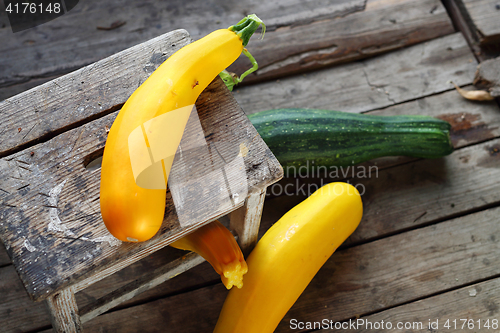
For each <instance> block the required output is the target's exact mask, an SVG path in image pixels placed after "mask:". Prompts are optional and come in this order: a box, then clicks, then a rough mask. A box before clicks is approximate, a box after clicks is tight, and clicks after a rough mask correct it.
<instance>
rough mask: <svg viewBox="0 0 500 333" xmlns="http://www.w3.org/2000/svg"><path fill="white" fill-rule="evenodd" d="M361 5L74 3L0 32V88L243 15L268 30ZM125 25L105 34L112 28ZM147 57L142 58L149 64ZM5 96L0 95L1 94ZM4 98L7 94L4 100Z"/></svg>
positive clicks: (358, 0)
mask: <svg viewBox="0 0 500 333" xmlns="http://www.w3.org/2000/svg"><path fill="white" fill-rule="evenodd" d="M364 4H365V0H339V1H335V2H333V3H332V1H328V0H321V1H313V0H307V1H298V0H279V1H273V2H262V1H258V0H245V1H241V2H238V3H234V4H231V6H228V5H227V3H226V2H225V1H223V0H212V1H210V2H207V1H203V0H197V1H193V2H190V4H189V5H188V6H186V4H185V3H183V2H169V3H164V2H157V1H152V0H146V1H142V2H141V3H129V2H127V1H124V0H116V1H112V2H102V1H97V0H91V1H87V2H85V3H80V4H79V5H77V6H76V7H75V8H73V9H72V10H71V11H70V12H69V13H68V14H65V15H63V16H61V17H59V18H58V19H57V20H53V21H50V22H48V23H46V24H43V25H40V26H38V27H35V28H32V29H29V30H25V31H23V32H21V33H18V34H16V35H15V36H14V34H12V31H11V30H10V28H9V27H8V24H7V25H6V27H5V28H3V29H0V40H2V41H3V43H2V45H0V53H1V54H2V55H3V56H2V59H0V87H8V86H12V85H14V84H23V83H28V82H31V81H32V80H37V79H38V78H43V77H47V76H54V75H61V74H65V73H68V72H70V71H72V70H75V69H78V68H81V67H82V66H86V65H88V64H91V63H93V62H95V61H98V60H100V59H103V58H106V57H108V56H111V55H112V54H115V53H117V52H119V51H122V50H124V49H126V48H129V47H131V46H133V45H137V44H140V43H144V42H147V41H148V40H150V39H153V38H155V37H157V36H159V35H162V34H164V33H167V32H169V31H171V30H174V29H177V28H179V27H182V28H184V29H189V31H190V33H191V35H192V36H193V37H194V38H195V39H198V38H200V37H202V36H204V35H206V34H208V33H209V32H211V31H213V30H216V29H220V28H227V27H228V26H230V25H232V24H235V23H237V22H238V21H239V20H241V19H242V18H243V16H244V15H247V14H251V13H257V14H260V15H261V16H263V17H262V18H263V19H265V21H266V23H267V24H268V25H270V27H272V26H280V25H290V24H293V23H296V22H302V21H314V20H316V19H325V18H329V17H336V16H343V15H347V14H349V13H352V12H355V11H358V10H362V9H363V8H364ZM117 21H122V22H125V23H126V24H125V25H123V26H121V27H119V28H118V29H113V30H109V31H104V30H98V29H96V27H99V26H101V27H109V26H110V25H111V24H112V23H113V22H117ZM149 58H150V57H147V59H149ZM4 95H5V94H4ZM7 95H8V94H7Z"/></svg>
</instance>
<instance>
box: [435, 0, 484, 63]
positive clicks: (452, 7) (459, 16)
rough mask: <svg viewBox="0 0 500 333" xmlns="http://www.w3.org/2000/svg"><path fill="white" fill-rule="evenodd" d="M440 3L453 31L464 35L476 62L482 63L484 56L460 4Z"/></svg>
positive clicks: (454, 2)
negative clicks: (453, 28) (446, 13)
mask: <svg viewBox="0 0 500 333" xmlns="http://www.w3.org/2000/svg"><path fill="white" fill-rule="evenodd" d="M442 2H443V5H444V6H445V7H446V11H447V12H448V15H449V16H450V19H451V21H452V22H453V25H454V26H455V29H457V31H460V32H461V33H462V34H463V35H464V38H465V40H467V43H469V46H470V48H471V50H472V51H473V53H474V56H475V57H476V60H478V61H482V60H483V57H484V54H483V52H482V50H481V47H480V46H479V42H478V40H477V36H476V33H475V32H473V31H472V29H471V26H470V18H469V17H468V15H467V11H465V10H464V8H463V6H462V3H461V2H460V1H455V0H442ZM466 16H467V17H466Z"/></svg>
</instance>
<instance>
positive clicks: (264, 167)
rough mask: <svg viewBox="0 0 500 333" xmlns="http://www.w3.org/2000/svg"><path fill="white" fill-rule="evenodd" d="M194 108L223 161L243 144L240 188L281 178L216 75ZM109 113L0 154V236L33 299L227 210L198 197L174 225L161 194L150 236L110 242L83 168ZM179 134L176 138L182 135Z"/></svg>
mask: <svg viewBox="0 0 500 333" xmlns="http://www.w3.org/2000/svg"><path fill="white" fill-rule="evenodd" d="M221 101H223V102H222V103H223V105H224V107H222V106H221V104H220V103H221ZM197 108H198V114H199V117H200V120H201V127H202V128H203V131H204V133H205V135H206V140H207V142H208V144H209V145H210V146H211V147H212V148H213V146H215V147H216V150H217V152H218V154H220V155H221V156H222V158H223V159H225V160H227V161H231V156H233V158H234V156H235V155H236V154H237V153H238V152H239V149H240V144H242V143H243V144H245V145H246V147H247V149H248V154H247V155H246V156H245V157H244V163H245V170H246V171H245V172H246V173H247V176H248V177H247V182H248V191H251V190H252V189H253V188H263V187H265V186H267V185H269V184H271V183H272V182H274V181H276V180H277V179H279V178H280V177H281V173H282V170H281V167H280V166H279V164H278V163H277V161H276V160H275V159H274V157H273V155H272V154H271V153H270V151H269V149H268V148H267V147H266V146H265V144H264V143H263V141H262V139H261V138H260V137H259V136H258V134H257V132H256V131H255V129H254V128H253V126H251V124H250V121H249V120H248V118H247V117H246V116H245V115H244V113H243V111H242V110H241V109H240V108H239V107H238V105H237V104H236V101H235V100H234V98H233V97H232V95H231V93H230V92H229V91H228V90H227V88H226V87H225V86H224V84H223V83H222V80H220V79H219V78H218V79H216V80H215V81H214V82H213V83H212V84H211V85H210V86H209V87H208V88H207V89H206V90H205V91H204V92H203V93H202V95H201V96H200V98H199V99H198V101H197ZM115 116H116V112H115V113H112V114H110V115H107V116H105V117H102V118H99V119H97V120H94V121H92V122H90V123H87V124H85V125H83V126H81V127H79V128H76V129H73V130H70V131H67V132H64V133H63V134H61V135H58V136H56V137H55V138H53V139H51V140H50V141H47V142H45V143H43V144H39V145H36V146H34V147H31V148H30V149H28V150H25V151H21V152H19V153H16V154H13V155H9V156H8V157H6V158H4V159H2V160H0V161H1V162H0V169H1V176H0V177H1V178H0V183H1V184H2V189H3V191H2V194H1V195H2V204H3V206H4V209H3V210H2V211H1V212H0V217H1V219H2V223H0V236H1V237H2V241H3V242H4V244H5V245H6V247H7V248H10V249H8V251H9V254H10V255H11V258H12V259H13V262H14V264H15V265H16V268H17V270H18V272H19V274H20V276H21V279H22V280H23V282H24V284H25V286H26V288H27V290H28V293H29V294H30V295H31V297H32V298H33V299H35V300H39V299H43V298H44V297H47V296H48V295H50V294H51V293H53V292H54V291H56V290H59V289H61V288H63V287H65V286H67V285H68V284H70V283H71V284H73V283H75V282H77V281H79V282H80V283H82V284H81V285H79V286H78V289H81V288H84V287H85V286H86V285H87V284H89V283H90V282H95V281H96V279H97V280H98V279H99V278H104V277H105V276H107V275H109V274H111V273H114V272H116V271H117V270H119V269H121V268H123V267H125V266H127V265H129V264H131V263H133V262H134V261H137V260H139V259H141V258H142V257H144V256H146V255H148V254H149V253H151V252H153V251H155V250H158V249H159V248H162V247H164V246H165V245H167V244H168V243H170V242H172V241H174V240H175V239H177V238H179V237H182V235H183V234H185V233H187V232H189V231H191V230H193V229H194V228H196V227H199V226H201V225H202V224H204V223H207V222H209V221H210V220H213V219H215V218H217V217H219V216H221V215H225V214H227V213H228V212H229V211H227V208H225V207H226V206H224V205H220V206H219V205H218V204H217V203H216V202H215V201H214V202H204V203H203V205H202V206H201V207H199V209H198V210H197V213H198V212H199V211H201V212H203V213H204V214H205V215H206V216H205V217H204V219H201V220H199V221H196V222H195V221H191V222H192V224H190V225H185V226H182V225H181V224H180V222H179V221H178V219H177V214H176V212H175V210H174V206H173V202H172V201H171V200H172V199H171V197H170V195H167V208H166V215H165V222H164V224H163V226H162V228H161V231H160V232H159V234H158V235H157V236H156V237H154V238H153V239H151V240H150V241H148V242H143V243H138V244H121V242H118V243H117V242H116V240H115V239H114V238H113V237H111V235H109V233H108V232H107V230H106V228H105V227H104V224H103V223H102V219H101V217H100V214H99V202H98V197H99V177H100V176H99V175H100V170H99V169H97V170H92V171H89V170H86V169H85V167H84V164H85V161H86V160H87V159H88V156H93V155H95V154H96V152H99V151H102V148H103V147H104V143H105V138H106V126H108V127H110V126H111V124H112V122H113V119H114V117H115ZM188 129H189V126H188ZM188 132H189V131H186V133H188ZM186 133H185V135H184V137H183V141H184V139H186V138H188V137H189V136H190V135H187V134H186ZM195 134H196V133H195ZM188 140H189V139H188ZM183 141H181V146H182V145H183V143H182V142H183ZM31 152H33V154H31ZM213 154H216V152H215V151H214V152H213ZM218 154H217V155H218ZM184 155H186V153H185V154H184ZM203 163H205V162H203ZM203 163H202V162H200V163H198V164H197V167H196V168H195V169H196V170H194V169H193V170H194V171H200V170H199V169H200V168H203V169H204V170H206V171H210V170H211V169H212V167H211V166H210V165H208V164H206V163H211V162H208V160H207V161H206V163H205V164H203ZM213 163H214V167H216V168H217V167H220V165H219V166H218V164H217V163H222V162H221V159H220V158H218V159H217V160H213ZM176 165H178V164H176V163H175V162H174V165H173V168H172V171H171V174H172V173H183V172H188V170H184V169H179V168H184V166H183V165H181V166H180V167H176ZM176 169H178V170H177V171H176ZM193 170H190V171H189V172H194V171H193ZM226 171H227V172H228V175H227V177H228V179H230V178H231V177H232V173H234V172H240V171H239V170H232V169H231V170H226ZM172 179H173V178H172ZM172 179H171V180H172ZM205 188H209V187H204V189H205ZM198 192H199V191H198ZM198 192H193V193H196V195H197V196H198V195H199V194H201V193H198ZM168 193H170V192H168ZM242 198H243V197H242ZM197 200H198V199H197ZM208 200H212V199H211V197H209V198H208ZM213 200H216V198H215V197H213ZM214 204H215V205H216V206H214ZM241 204H243V201H242V200H239V201H238V202H236V201H235V202H234V205H235V207H234V208H233V209H235V208H237V207H238V205H241ZM217 207H218V208H217ZM216 208H217V209H216ZM224 210H226V211H224ZM61 221H63V222H61ZM98 272H100V275H98V277H96V276H95V275H94V274H96V273H98ZM90 276H93V278H90Z"/></svg>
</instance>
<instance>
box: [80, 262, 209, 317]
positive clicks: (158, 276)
mask: <svg viewBox="0 0 500 333" xmlns="http://www.w3.org/2000/svg"><path fill="white" fill-rule="evenodd" d="M204 261H205V259H203V258H202V257H200V256H199V255H197V254H196V253H188V254H186V255H185V256H183V257H181V258H178V259H176V260H174V261H172V262H169V263H168V264H167V265H164V266H162V267H160V268H158V269H156V270H154V271H152V272H146V273H145V274H143V275H142V276H141V277H139V278H138V279H136V280H134V281H132V282H130V283H129V284H127V285H125V286H123V287H121V288H119V289H115V290H113V291H112V292H111V293H109V294H108V295H106V296H104V297H102V298H99V299H98V300H97V301H96V302H94V303H91V304H89V305H88V306H85V307H82V308H81V309H80V315H81V322H82V323H85V322H86V321H89V320H91V319H92V318H95V317H97V316H98V315H100V314H102V313H104V312H106V311H108V310H110V309H112V308H114V307H115V306H117V305H119V304H121V303H123V302H125V301H128V300H130V299H132V298H134V297H135V296H137V295H138V294H141V293H143V292H144V291H146V290H149V289H151V288H153V287H156V286H158V285H159V284H161V283H163V282H165V281H167V280H170V279H172V278H174V277H176V276H177V275H179V274H182V273H184V272H186V271H187V270H189V269H191V268H193V267H194V266H196V265H198V264H201V263H202V262H204Z"/></svg>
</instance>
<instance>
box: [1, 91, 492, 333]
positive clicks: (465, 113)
mask: <svg viewBox="0 0 500 333" xmlns="http://www.w3.org/2000/svg"><path fill="white" fill-rule="evenodd" d="M369 113H370V114H378V115H397V114H426V115H431V116H435V117H440V118H443V119H446V120H447V121H450V122H451V123H452V125H453V130H452V140H453V142H454V144H455V147H456V148H460V147H464V146H470V145H474V144H477V143H480V142H483V141H485V140H490V139H492V138H495V137H498V136H499V135H500V113H499V112H498V106H497V105H496V104H495V103H474V102H470V101H466V100H464V99H462V98H461V97H460V96H459V95H458V93H457V92H456V91H449V92H445V93H442V94H438V95H434V96H429V97H425V98H422V99H419V100H415V101H410V102H406V103H402V104H399V105H396V106H392V107H388V108H385V109H382V110H376V111H371V112H369ZM395 159H396V161H394V160H389V159H387V160H385V161H384V160H383V159H378V160H376V161H372V162H371V164H370V165H377V166H378V167H379V168H381V169H382V168H384V165H385V166H391V165H396V164H401V163H402V162H403V161H401V159H400V158H395ZM404 162H405V163H407V162H408V161H404ZM396 170H397V169H396ZM472 172H474V171H473V169H472V168H471V169H470V170H469V171H467V172H464V173H462V174H461V175H460V179H467V177H468V174H469V173H472ZM460 179H457V181H460ZM306 186H307V185H306ZM271 189H272V187H271V188H270V190H269V191H271ZM457 195H458V193H457ZM300 200H301V197H300V196H295V197H280V198H273V199H271V200H266V204H265V205H264V213H263V219H262V225H261V231H260V233H261V235H262V234H263V233H264V232H265V231H266V230H267V229H268V228H269V227H270V226H271V225H272V224H273V223H275V222H276V221H277V220H278V219H279V218H280V217H281V216H282V215H283V214H284V213H285V212H286V211H288V210H289V209H291V208H292V207H293V206H294V205H295V204H297V203H298V202H300ZM409 200H411V199H409ZM405 201H406V200H405V199H404V198H402V197H401V198H399V199H398V200H395V199H394V202H393V205H394V206H396V207H397V206H398V205H400V203H401V202H405ZM455 208H456V209H455ZM455 208H453V209H452V207H443V210H444V211H445V212H446V214H450V215H452V214H455V213H457V211H460V208H459V207H457V206H456V207H455ZM459 213H460V212H459ZM417 222H418V221H417ZM417 225H418V223H417ZM361 237H362V235H360V238H359V239H361ZM0 254H1V252H0ZM181 254H182V253H180V251H177V250H174V249H172V248H169V247H167V248H164V249H162V250H160V251H157V252H155V253H153V254H151V255H149V256H148V257H147V258H145V259H143V260H140V261H138V262H136V263H134V264H132V265H130V266H129V267H127V268H125V269H123V270H121V271H119V272H117V273H116V274H113V275H111V276H109V277H107V278H105V279H103V280H101V281H99V282H97V283H95V284H93V285H91V286H90V287H89V288H87V289H84V290H82V291H80V292H79V293H77V294H76V297H77V301H78V305H79V306H80V307H82V306H85V305H87V304H89V303H91V302H92V301H95V300H96V299H97V298H99V297H102V296H103V295H105V294H106V293H107V292H109V291H111V290H114V289H115V288H118V287H121V286H123V285H125V284H126V283H128V282H130V281H133V280H134V279H135V278H138V277H140V276H141V275H142V273H143V272H146V271H151V270H154V269H156V268H158V267H160V266H161V265H163V264H167V263H168V262H169V261H171V260H173V259H174V258H176V257H178V256H180V255H181ZM5 256H7V255H6V254H5ZM0 269H1V268H0ZM9 272H11V273H10V274H11V275H9V276H6V277H5V278H0V284H1V283H2V282H4V281H5V282H6V283H7V282H8V284H3V285H2V286H0V288H1V289H2V290H5V291H9V294H6V295H11V296H7V299H5V298H4V299H2V303H1V304H2V305H1V307H3V309H4V311H8V309H9V308H10V309H13V311H12V312H10V311H9V313H10V315H8V316H7V312H0V326H1V327H6V331H7V332H9V329H11V328H12V327H16V325H18V326H19V327H24V328H25V329H24V330H34V329H36V328H37V327H43V326H45V325H48V324H49V323H50V320H49V319H48V314H47V313H46V311H45V307H44V306H42V307H41V308H40V307H39V303H33V302H32V301H31V300H30V299H29V298H28V296H27V294H26V292H25V290H24V288H23V287H22V283H21V281H20V280H19V278H18V277H17V276H16V274H15V271H14V268H13V266H10V268H9ZM0 274H2V273H1V271H0ZM12 280H17V286H18V287H12V283H14V282H15V281H12ZM219 280H220V278H219V276H218V275H217V274H216V273H215V272H213V269H212V268H211V267H210V265H208V264H203V265H200V266H198V267H195V268H193V269H192V270H190V271H188V272H186V273H183V274H182V276H179V277H177V278H175V279H173V280H171V281H170V282H169V283H166V284H162V285H160V286H157V287H156V288H154V289H152V290H150V291H147V292H145V293H143V294H141V295H139V296H137V297H136V298H134V299H133V300H131V301H128V302H126V303H124V304H122V305H121V306H120V308H121V307H122V306H133V305H134V304H141V303H142V302H147V301H148V300H150V299H156V298H158V297H167V296H168V295H172V294H178V293H181V292H182V291H185V290H187V289H191V288H192V287H200V286H201V285H204V284H210V283H218V281H219ZM42 305H43V304H42ZM17 308H19V309H25V310H24V311H16V310H15V309H17ZM14 315H15V316H14ZM7 324H9V325H10V326H9V325H7Z"/></svg>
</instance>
